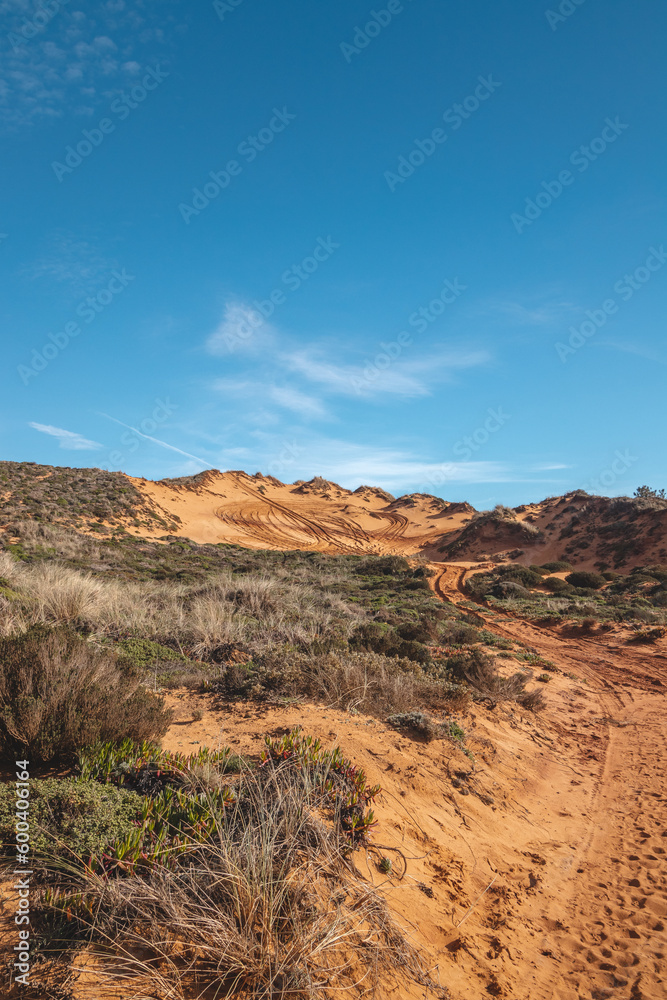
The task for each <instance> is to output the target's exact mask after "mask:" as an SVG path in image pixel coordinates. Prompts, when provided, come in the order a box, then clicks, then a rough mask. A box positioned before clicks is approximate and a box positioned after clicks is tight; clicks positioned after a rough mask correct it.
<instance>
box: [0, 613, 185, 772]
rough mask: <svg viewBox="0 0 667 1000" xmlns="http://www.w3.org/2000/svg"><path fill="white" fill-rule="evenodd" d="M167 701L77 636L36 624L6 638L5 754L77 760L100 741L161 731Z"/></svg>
mask: <svg viewBox="0 0 667 1000" xmlns="http://www.w3.org/2000/svg"><path fill="white" fill-rule="evenodd" d="M170 721H171V713H170V712H169V711H167V710H166V709H165V708H164V705H163V699H162V698H161V697H159V696H157V695H155V694H152V693H151V692H150V691H147V690H146V688H144V687H142V686H141V685H140V684H139V683H138V679H137V677H136V676H135V675H134V674H133V673H132V672H131V671H130V670H129V669H128V667H127V666H126V665H124V664H123V663H122V661H119V660H118V659H117V657H116V656H115V655H114V654H113V653H110V652H108V651H102V650H99V649H97V648H95V647H94V646H92V645H91V644H90V643H88V642H86V641H85V640H83V639H81V638H80V636H78V635H77V634H76V633H74V632H72V631H70V630H68V629H65V628H60V629H55V630H49V629H46V628H44V627H36V628H33V629H31V630H29V631H28V632H26V633H24V634H23V635H19V636H15V637H12V638H8V639H3V640H0V753H1V754H2V756H3V757H4V758H5V759H11V760H14V759H16V758H17V757H28V758H29V759H31V760H35V761H51V760H56V759H59V758H62V757H71V756H73V755H74V754H76V752H77V751H78V750H79V748H81V747H83V746H86V745H88V744H90V743H94V742H96V741H97V740H116V739H122V738H123V737H126V736H129V737H131V738H132V739H136V740H142V739H150V738H153V737H156V736H162V735H163V734H164V733H165V732H166V730H167V727H168V725H169V723H170Z"/></svg>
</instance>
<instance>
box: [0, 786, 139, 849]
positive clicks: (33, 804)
mask: <svg viewBox="0 0 667 1000" xmlns="http://www.w3.org/2000/svg"><path fill="white" fill-rule="evenodd" d="M29 789H30V851H31V856H33V857H34V858H35V859H37V860H38V861H39V863H40V864H45V863H48V862H50V863H53V862H54V859H56V858H61V859H62V860H63V861H64V862H65V863H74V862H76V861H77V860H78V861H79V862H80V863H85V862H86V861H87V859H89V858H90V857H91V856H92V857H100V856H101V855H102V854H103V853H104V851H105V850H106V849H108V848H110V847H111V845H113V844H114V842H116V841H123V840H124V839H125V838H127V837H130V836H132V835H133V834H134V833H135V830H136V826H135V824H136V823H137V822H138V821H139V817H140V814H141V808H142V799H141V797H140V796H139V795H137V794H136V793H135V792H131V791H128V790H127V789H124V788H114V787H113V786H109V785H108V786H104V785H100V784H99V783H98V782H96V781H90V780H88V781H80V780H75V779H73V778H64V779H63V778H44V779H35V780H33V781H31V782H30V785H29ZM15 824H16V790H15V788H14V786H13V785H0V844H2V845H4V847H3V851H7V852H9V851H10V845H11V844H12V843H13V842H14V836H15V833H16V828H15Z"/></svg>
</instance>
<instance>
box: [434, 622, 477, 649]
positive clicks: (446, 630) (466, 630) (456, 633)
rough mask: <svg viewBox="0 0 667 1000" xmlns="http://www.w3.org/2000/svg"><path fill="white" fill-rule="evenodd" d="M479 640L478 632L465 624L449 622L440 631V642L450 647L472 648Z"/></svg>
mask: <svg viewBox="0 0 667 1000" xmlns="http://www.w3.org/2000/svg"><path fill="white" fill-rule="evenodd" d="M479 639H480V633H479V632H478V630H477V629H476V628H473V626H472V625H466V624H465V622H447V623H446V624H445V625H443V627H442V628H441V630H440V641H441V642H443V643H445V644H446V645H448V646H470V645H472V644H473V643H474V642H479Z"/></svg>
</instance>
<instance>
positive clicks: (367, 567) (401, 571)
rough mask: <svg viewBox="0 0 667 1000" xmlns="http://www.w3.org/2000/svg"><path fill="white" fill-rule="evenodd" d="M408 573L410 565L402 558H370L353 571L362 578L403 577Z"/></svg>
mask: <svg viewBox="0 0 667 1000" xmlns="http://www.w3.org/2000/svg"><path fill="white" fill-rule="evenodd" d="M409 572H410V564H409V563H408V561H407V559H404V558H403V556H370V557H369V558H368V559H364V560H363V562H361V563H360V564H359V566H357V567H356V569H355V573H359V574H361V575H362V576H405V575H406V574H407V573H409ZM420 575H423V574H420Z"/></svg>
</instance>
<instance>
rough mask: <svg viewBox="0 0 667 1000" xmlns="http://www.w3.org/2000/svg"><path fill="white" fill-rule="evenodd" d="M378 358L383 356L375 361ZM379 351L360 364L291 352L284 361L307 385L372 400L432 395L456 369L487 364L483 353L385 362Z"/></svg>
mask: <svg viewBox="0 0 667 1000" xmlns="http://www.w3.org/2000/svg"><path fill="white" fill-rule="evenodd" d="M379 355H382V358H381V360H380V361H378V357H379ZM386 357H387V356H386V355H385V354H384V352H379V353H378V355H377V356H375V357H374V358H373V359H369V360H368V361H366V362H364V363H363V364H359V365H353V364H344V365H341V364H336V363H334V362H331V361H326V360H322V358H321V356H318V355H317V354H316V353H315V352H313V351H294V352H293V353H291V354H289V355H286V356H285V358H284V362H285V364H286V366H287V367H288V368H289V369H290V370H291V371H293V372H296V373H298V374H299V375H301V376H302V377H303V378H305V379H307V380H308V381H310V382H316V383H318V384H320V385H322V386H324V388H325V389H326V390H327V391H329V392H332V393H337V394H339V395H345V396H361V397H366V398H372V397H375V396H381V395H393V396H404V397H407V398H416V397H419V396H428V395H430V394H431V386H432V385H433V384H436V383H439V382H445V381H449V380H450V379H451V378H452V377H453V373H454V372H455V371H457V370H462V369H466V368H474V367H478V366H479V365H483V364H486V363H487V362H488V361H489V360H490V355H489V354H488V352H486V351H455V350H450V351H448V352H441V353H439V354H430V355H426V356H424V355H421V356H419V357H416V358H407V359H405V360H404V359H403V358H401V357H399V358H398V359H397V360H396V361H393V362H392V361H391V360H389V362H388V363H386V362H385V358H386Z"/></svg>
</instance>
